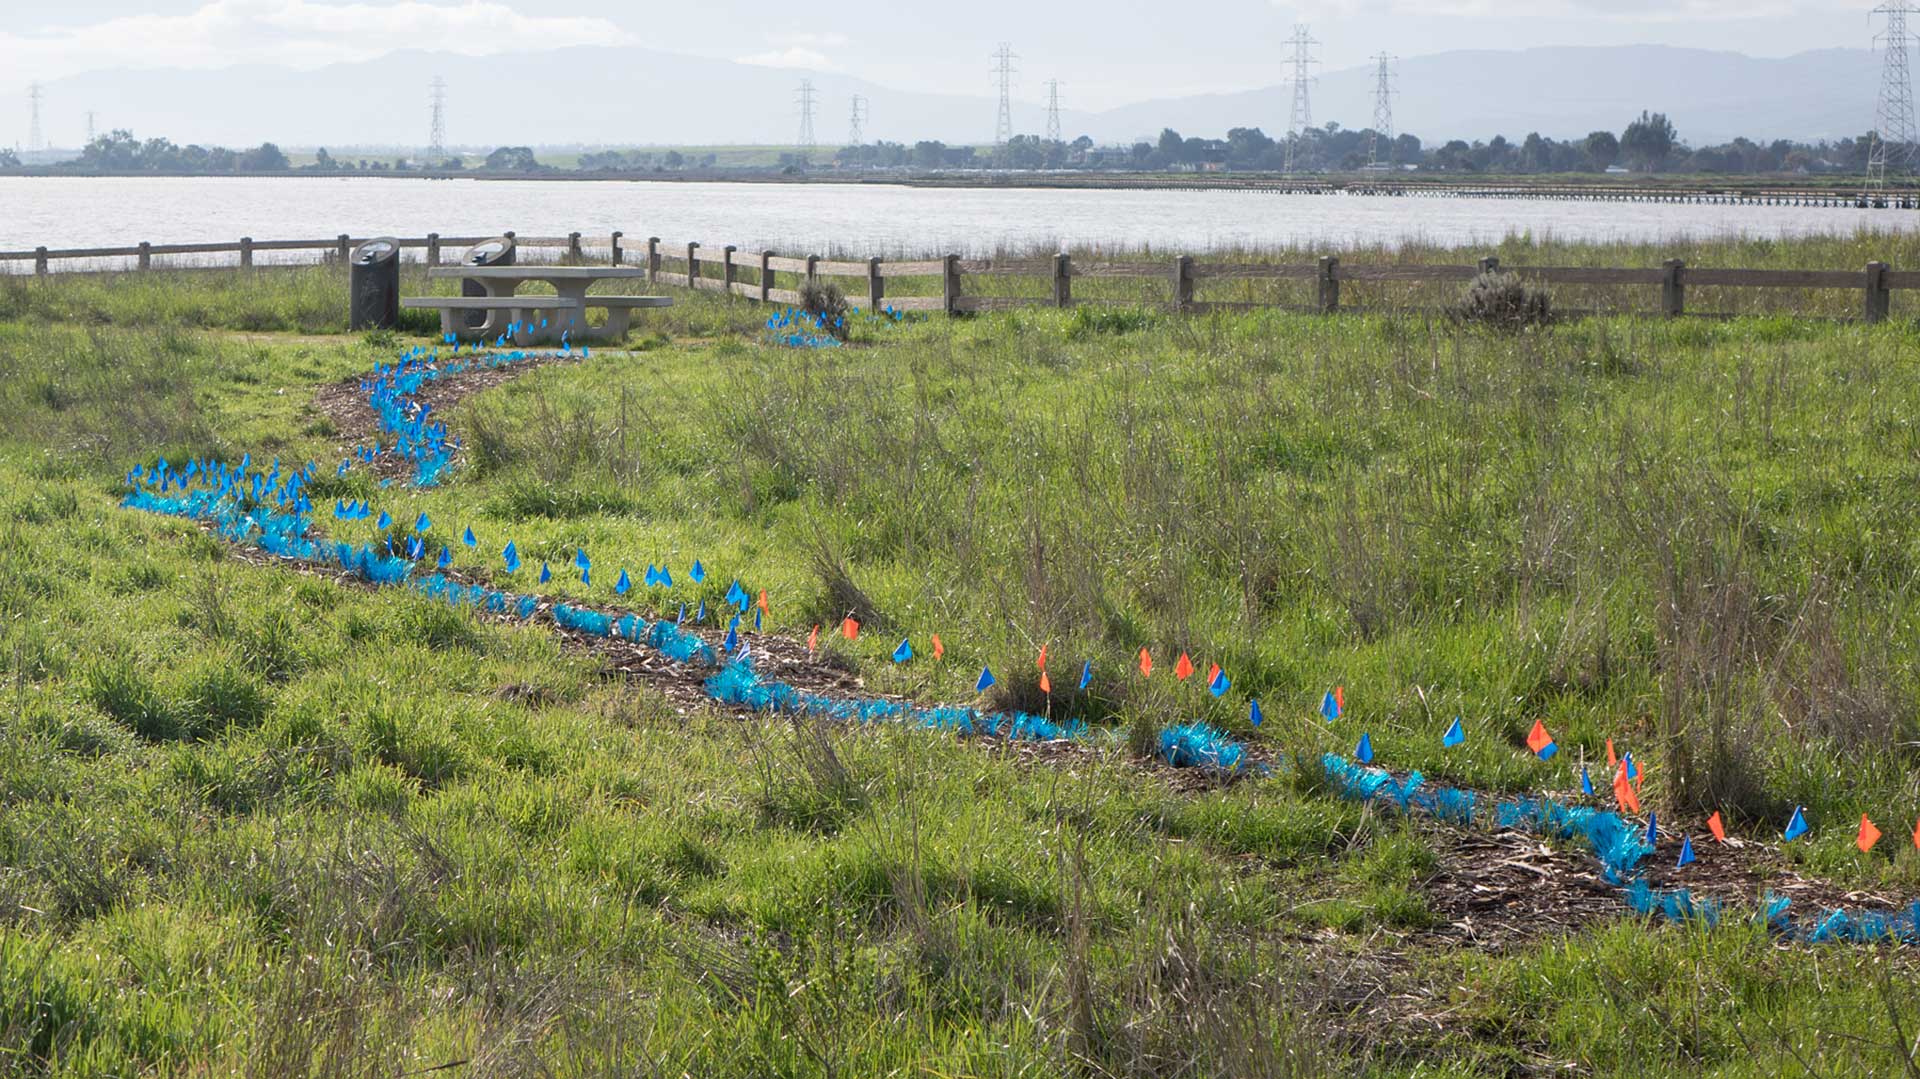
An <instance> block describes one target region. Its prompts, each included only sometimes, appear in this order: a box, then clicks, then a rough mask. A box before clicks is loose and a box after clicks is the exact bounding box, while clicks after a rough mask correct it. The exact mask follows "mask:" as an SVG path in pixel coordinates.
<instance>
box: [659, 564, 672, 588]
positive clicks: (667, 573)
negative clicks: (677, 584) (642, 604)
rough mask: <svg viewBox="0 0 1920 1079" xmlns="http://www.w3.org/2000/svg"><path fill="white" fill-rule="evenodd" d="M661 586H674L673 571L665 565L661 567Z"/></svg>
mask: <svg viewBox="0 0 1920 1079" xmlns="http://www.w3.org/2000/svg"><path fill="white" fill-rule="evenodd" d="M660 587H662V588H672V587H673V571H672V570H670V569H668V568H667V567H665V566H661V567H660Z"/></svg>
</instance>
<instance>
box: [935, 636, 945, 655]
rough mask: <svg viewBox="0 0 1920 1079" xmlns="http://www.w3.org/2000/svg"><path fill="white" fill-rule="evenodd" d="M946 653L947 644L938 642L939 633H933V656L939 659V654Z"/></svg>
mask: <svg viewBox="0 0 1920 1079" xmlns="http://www.w3.org/2000/svg"><path fill="white" fill-rule="evenodd" d="M946 654H947V646H946V645H944V644H941V643H940V635H939V634H938V633H936V634H934V635H933V658H935V659H939V658H940V657H941V656H944V655H946Z"/></svg>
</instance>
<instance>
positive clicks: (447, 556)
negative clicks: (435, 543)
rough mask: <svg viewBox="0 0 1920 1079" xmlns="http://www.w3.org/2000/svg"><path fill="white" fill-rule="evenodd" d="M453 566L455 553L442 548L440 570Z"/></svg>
mask: <svg viewBox="0 0 1920 1079" xmlns="http://www.w3.org/2000/svg"><path fill="white" fill-rule="evenodd" d="M451 565H453V552H452V551H449V550H447V549H446V548H445V547H442V548H440V568H441V569H446V568H447V567H448V566H451Z"/></svg>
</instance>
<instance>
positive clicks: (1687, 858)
mask: <svg viewBox="0 0 1920 1079" xmlns="http://www.w3.org/2000/svg"><path fill="white" fill-rule="evenodd" d="M1675 864H1676V867H1677V866H1684V865H1692V864H1693V837H1692V836H1684V835H1683V836H1681V837H1680V861H1679V862H1677V863H1675Z"/></svg>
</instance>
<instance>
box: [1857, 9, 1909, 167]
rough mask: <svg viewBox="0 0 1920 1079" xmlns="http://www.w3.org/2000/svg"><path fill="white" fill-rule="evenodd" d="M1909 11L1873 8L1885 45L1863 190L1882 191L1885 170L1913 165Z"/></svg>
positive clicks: (1881, 38) (1881, 39)
mask: <svg viewBox="0 0 1920 1079" xmlns="http://www.w3.org/2000/svg"><path fill="white" fill-rule="evenodd" d="M1913 10H1914V9H1913V8H1910V7H1908V6H1907V5H1905V4H1903V3H1898V2H1895V3H1888V4H1882V5H1881V6H1879V7H1877V8H1874V9H1873V13H1874V14H1876V15H1885V16H1886V17H1887V28H1886V31H1885V32H1883V33H1882V34H1881V35H1880V37H1879V40H1880V41H1882V42H1884V43H1885V45H1886V48H1885V51H1884V52H1883V54H1882V59H1881V62H1880V105H1879V107H1878V108H1877V109H1875V110H1874V125H1873V142H1872V143H1871V144H1869V146H1868V148H1867V186H1868V187H1885V186H1886V183H1887V168H1888V166H1892V167H1893V169H1894V171H1895V172H1896V173H1897V172H1901V171H1904V170H1906V169H1907V168H1908V167H1909V166H1910V165H1911V164H1912V161H1913V151H1914V145H1913V144H1914V124H1913V79H1912V77H1911V76H1910V75H1909V73H1908V70H1907V50H1908V46H1909V42H1910V40H1911V39H1910V38H1909V37H1908V36H1907V16H1908V15H1909V14H1911V13H1912V12H1913Z"/></svg>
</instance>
